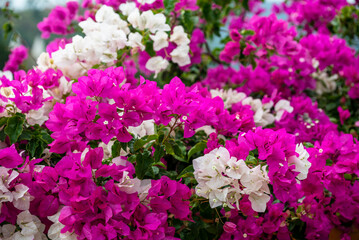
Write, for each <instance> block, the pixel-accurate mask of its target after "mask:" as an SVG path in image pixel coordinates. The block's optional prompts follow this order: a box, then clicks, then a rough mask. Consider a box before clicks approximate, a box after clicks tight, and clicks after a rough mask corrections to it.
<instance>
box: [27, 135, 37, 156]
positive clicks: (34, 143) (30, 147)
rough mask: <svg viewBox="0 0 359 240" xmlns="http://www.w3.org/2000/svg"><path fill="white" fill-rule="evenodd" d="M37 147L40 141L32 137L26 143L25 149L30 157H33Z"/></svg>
mask: <svg viewBox="0 0 359 240" xmlns="http://www.w3.org/2000/svg"><path fill="white" fill-rule="evenodd" d="M38 147H41V141H40V140H34V139H33V140H32V141H29V143H28V144H27V145H26V150H27V151H28V152H29V153H30V156H31V157H34V156H35V153H36V149H37V148H38Z"/></svg>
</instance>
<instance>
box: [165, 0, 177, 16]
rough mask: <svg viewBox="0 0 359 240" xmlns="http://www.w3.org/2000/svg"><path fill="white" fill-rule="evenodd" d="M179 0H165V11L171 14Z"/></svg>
mask: <svg viewBox="0 0 359 240" xmlns="http://www.w3.org/2000/svg"><path fill="white" fill-rule="evenodd" d="M176 2H177V0H163V5H164V6H165V13H166V14H169V13H170V12H172V11H173V9H174V8H175V3H176Z"/></svg>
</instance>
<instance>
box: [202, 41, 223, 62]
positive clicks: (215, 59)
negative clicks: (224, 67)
mask: <svg viewBox="0 0 359 240" xmlns="http://www.w3.org/2000/svg"><path fill="white" fill-rule="evenodd" d="M204 45H205V46H206V50H207V52H206V53H205V54H206V55H208V56H209V57H210V58H211V59H212V60H213V61H215V62H216V63H218V64H222V62H221V61H220V60H219V59H217V58H216V57H215V56H213V54H212V52H211V49H210V48H209V45H208V42H207V41H206V42H205V43H204Z"/></svg>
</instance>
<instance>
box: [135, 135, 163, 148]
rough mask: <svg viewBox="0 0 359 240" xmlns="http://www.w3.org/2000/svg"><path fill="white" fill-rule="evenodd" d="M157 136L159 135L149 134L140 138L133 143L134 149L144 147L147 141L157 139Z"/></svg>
mask: <svg viewBox="0 0 359 240" xmlns="http://www.w3.org/2000/svg"><path fill="white" fill-rule="evenodd" d="M157 138H158V135H149V136H145V137H144V138H141V139H138V140H136V141H135V143H134V144H133V149H134V150H135V151H137V150H139V149H140V148H142V147H143V146H144V145H145V144H146V143H148V142H150V141H153V140H156V139H157Z"/></svg>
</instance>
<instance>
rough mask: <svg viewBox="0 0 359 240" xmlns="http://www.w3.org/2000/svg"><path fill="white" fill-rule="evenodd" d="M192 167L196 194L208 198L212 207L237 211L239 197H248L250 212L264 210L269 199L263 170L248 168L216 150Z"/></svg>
mask: <svg viewBox="0 0 359 240" xmlns="http://www.w3.org/2000/svg"><path fill="white" fill-rule="evenodd" d="M193 168H194V170H195V171H194V175H195V178H196V180H197V182H198V185H197V186H196V194H197V195H198V196H201V197H205V198H208V199H209V203H210V206H211V207H212V208H215V207H218V206H221V205H224V206H228V207H230V208H234V206H236V207H237V209H239V200H240V198H241V196H242V195H248V196H249V200H250V202H251V206H252V208H253V210H255V211H257V212H264V211H265V209H266V204H267V202H268V201H269V200H270V196H269V193H270V191H269V188H268V182H269V178H268V176H267V172H266V170H265V167H263V168H261V167H260V166H256V167H255V168H252V169H251V168H249V167H248V166H247V165H246V163H245V161H244V160H242V159H240V160H238V159H237V158H235V157H230V154H229V152H228V150H227V149H226V148H223V147H220V148H217V149H214V150H213V151H211V152H210V153H208V154H206V155H204V156H203V157H199V158H197V159H195V160H193Z"/></svg>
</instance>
